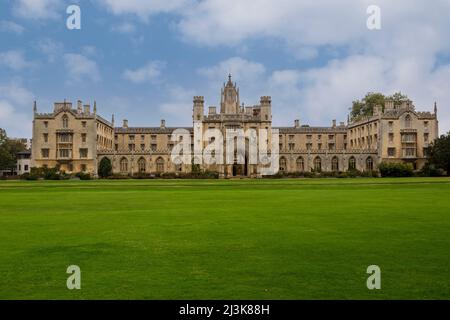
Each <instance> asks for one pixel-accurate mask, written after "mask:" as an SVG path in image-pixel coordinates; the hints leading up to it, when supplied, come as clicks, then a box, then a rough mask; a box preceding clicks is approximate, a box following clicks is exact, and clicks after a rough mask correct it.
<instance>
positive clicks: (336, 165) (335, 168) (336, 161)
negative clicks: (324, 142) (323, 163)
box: [331, 156, 339, 172]
mask: <svg viewBox="0 0 450 320" xmlns="http://www.w3.org/2000/svg"><path fill="white" fill-rule="evenodd" d="M331 171H333V172H338V171H339V159H338V157H336V156H334V157H333V159H331Z"/></svg>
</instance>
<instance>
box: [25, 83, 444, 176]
mask: <svg viewBox="0 0 450 320" xmlns="http://www.w3.org/2000/svg"><path fill="white" fill-rule="evenodd" d="M192 120H193V126H192V127H186V128H182V129H185V130H186V132H188V134H189V135H190V138H191V142H192V145H191V148H192V149H193V148H194V141H196V140H198V141H200V138H199V137H196V136H194V135H195V134H194V132H195V130H194V127H195V124H199V125H200V127H201V128H202V130H203V132H204V131H206V130H207V129H217V130H219V131H220V132H221V133H222V134H223V135H224V136H225V135H226V130H227V129H242V130H244V131H245V130H247V129H255V130H256V131H257V132H259V131H258V130H259V129H267V130H268V132H269V135H268V137H269V139H270V137H271V136H272V130H273V129H278V131H279V170H280V171H282V172H302V171H303V172H310V171H348V170H350V169H357V170H360V171H369V170H376V167H377V164H379V163H380V162H381V161H397V162H409V163H412V164H413V166H414V167H415V168H416V169H419V168H421V167H422V166H423V164H424V163H425V159H426V150H427V147H428V145H429V143H431V142H432V141H433V140H434V139H435V138H436V137H437V136H438V121H437V107H436V105H435V107H434V111H433V113H431V112H418V111H416V110H415V107H414V105H413V103H412V102H411V101H404V102H402V103H401V104H400V105H396V104H395V103H394V101H389V100H387V101H386V105H385V106H377V107H376V108H375V110H374V114H373V116H371V117H367V118H364V119H360V120H358V121H354V122H350V121H347V123H344V122H340V123H339V124H338V123H336V120H333V121H332V124H331V126H329V127H311V126H308V125H301V124H300V121H299V120H295V121H294V124H293V126H291V127H278V128H277V127H272V100H271V97H267V96H263V97H261V99H260V102H259V104H258V105H254V106H245V105H244V104H241V101H240V94H239V88H238V87H237V86H236V83H233V82H232V81H231V76H229V78H228V82H227V83H224V86H223V88H222V90H221V99H220V107H219V108H217V107H216V106H210V107H208V110H207V113H205V105H204V98H203V97H201V96H196V97H194V99H193V116H192ZM176 129H179V128H173V127H167V126H166V123H165V121H164V120H161V124H160V126H159V127H131V126H129V125H128V121H127V120H123V123H122V126H120V127H114V116H113V117H112V120H111V121H107V120H105V119H104V118H102V117H100V116H99V115H98V114H97V108H96V104H95V103H94V110H93V112H91V111H90V106H89V105H85V106H82V103H81V101H78V104H77V108H76V109H74V108H72V104H71V103H68V102H63V103H55V106H54V110H53V112H52V113H46V114H40V113H37V110H36V105H35V106H34V121H33V147H32V166H37V167H40V166H49V167H53V166H56V165H58V166H60V167H61V168H62V169H63V170H66V171H68V172H79V171H85V172H90V173H93V174H95V173H96V170H97V166H98V163H99V161H100V160H101V159H102V158H104V157H107V158H108V159H109V160H110V161H111V163H112V166H113V172H114V173H116V174H124V175H133V174H137V173H146V174H156V173H165V172H190V171H191V170H192V165H191V164H175V163H173V162H172V159H171V150H172V148H173V147H174V142H173V141H172V139H171V137H172V133H173V132H174V130H176ZM212 139H213V138H212ZM210 142H211V140H209V141H205V142H203V147H204V146H205V145H206V144H208V143H210ZM267 142H268V143H270V141H267ZM249 144H250V142H249V140H248V139H246V140H245V154H244V155H243V156H244V158H245V159H244V161H243V163H239V164H238V163H234V164H213V165H205V164H202V165H201V169H204V170H213V171H218V172H219V173H220V174H221V176H224V177H230V176H249V177H258V176H260V169H261V167H260V165H258V164H251V163H249V161H248V149H249ZM224 149H225V146H224Z"/></svg>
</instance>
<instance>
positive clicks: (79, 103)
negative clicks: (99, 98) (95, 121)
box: [77, 100, 83, 113]
mask: <svg viewBox="0 0 450 320" xmlns="http://www.w3.org/2000/svg"><path fill="white" fill-rule="evenodd" d="M82 112H83V103H82V102H81V100H78V101H77V113H82Z"/></svg>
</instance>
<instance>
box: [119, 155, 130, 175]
mask: <svg viewBox="0 0 450 320" xmlns="http://www.w3.org/2000/svg"><path fill="white" fill-rule="evenodd" d="M120 172H122V173H126V172H128V160H127V159H126V158H122V160H120Z"/></svg>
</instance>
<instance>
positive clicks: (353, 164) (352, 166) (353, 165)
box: [348, 157, 356, 170]
mask: <svg viewBox="0 0 450 320" xmlns="http://www.w3.org/2000/svg"><path fill="white" fill-rule="evenodd" d="M355 169H356V159H355V157H351V158H350V159H349V160H348V170H355Z"/></svg>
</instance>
